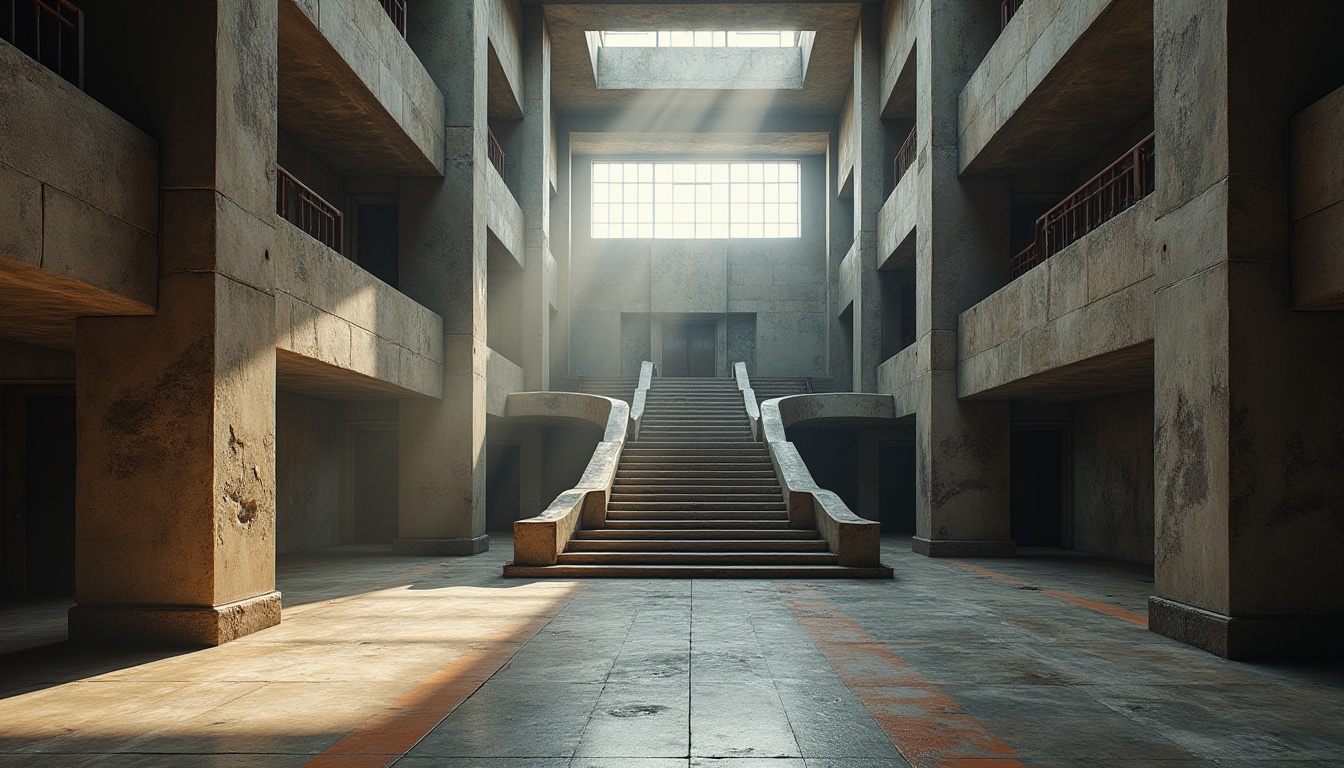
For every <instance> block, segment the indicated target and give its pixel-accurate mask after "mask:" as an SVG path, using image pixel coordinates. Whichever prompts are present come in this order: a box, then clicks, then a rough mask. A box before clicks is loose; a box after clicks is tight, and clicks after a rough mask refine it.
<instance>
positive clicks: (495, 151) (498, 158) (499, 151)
mask: <svg viewBox="0 0 1344 768" xmlns="http://www.w3.org/2000/svg"><path fill="white" fill-rule="evenodd" d="M489 134H490V136H489V138H490V143H489V146H488V147H487V148H486V153H487V154H488V155H489V156H490V164H491V165H493V166H495V170H496V171H499V178H501V179H504V180H505V181H508V178H507V177H506V176H505V175H504V147H502V146H500V143H499V139H496V138H495V132H494V131H489Z"/></svg>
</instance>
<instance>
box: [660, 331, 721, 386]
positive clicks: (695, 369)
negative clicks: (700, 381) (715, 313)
mask: <svg viewBox="0 0 1344 768" xmlns="http://www.w3.org/2000/svg"><path fill="white" fill-rule="evenodd" d="M714 367H715V366H714V323H705V322H698V323H695V322H688V323H668V324H666V325H664V326H663V375H664V376H696V377H702V378H709V377H713V376H714V373H715V370H714Z"/></svg>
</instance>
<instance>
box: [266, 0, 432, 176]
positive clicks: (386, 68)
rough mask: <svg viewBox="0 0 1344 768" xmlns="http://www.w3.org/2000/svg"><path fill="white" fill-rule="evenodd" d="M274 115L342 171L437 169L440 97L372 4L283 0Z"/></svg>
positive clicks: (422, 172)
mask: <svg viewBox="0 0 1344 768" xmlns="http://www.w3.org/2000/svg"><path fill="white" fill-rule="evenodd" d="M279 8H280V29H279V35H278V47H279V67H280V77H279V84H280V90H279V118H280V124H281V125H283V126H284V127H285V129H286V130H288V131H290V132H291V133H293V134H294V135H295V136H298V137H299V139H300V140H302V141H303V143H304V144H306V145H308V146H309V147H311V148H312V149H313V150H314V151H316V152H317V153H318V154H319V155H321V156H322V158H323V160H325V161H326V162H327V163H329V164H330V165H331V166H332V167H334V168H336V169H337V170H339V171H340V172H341V173H345V174H350V175H356V174H388V173H396V174H398V175H404V176H437V175H439V174H441V173H442V172H443V156H444V155H443V150H444V138H443V131H444V120H443V94H442V93H441V92H440V91H439V86H437V85H435V83H434V81H433V79H431V78H430V75H429V73H428V72H427V71H426V70H425V67H424V66H423V65H422V64H421V63H420V60H419V59H418V58H416V56H415V54H414V53H412V52H411V49H410V47H409V46H408V45H407V44H406V41H405V40H403V39H402V37H401V33H400V32H398V31H397V28H396V26H395V25H393V23H392V21H391V19H389V18H388V16H387V13H386V12H385V11H384V10H383V9H382V7H381V6H379V5H378V4H377V3H369V2H363V1H362V0H281V2H280V3H279Z"/></svg>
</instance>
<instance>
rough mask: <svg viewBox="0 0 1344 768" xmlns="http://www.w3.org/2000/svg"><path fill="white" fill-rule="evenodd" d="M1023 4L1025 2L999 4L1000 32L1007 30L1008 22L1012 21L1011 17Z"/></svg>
mask: <svg viewBox="0 0 1344 768" xmlns="http://www.w3.org/2000/svg"><path fill="white" fill-rule="evenodd" d="M1025 2H1027V0H1003V2H1002V3H1000V4H999V30H1000V31H1002V30H1003V29H1005V28H1007V26H1008V22H1010V21H1012V20H1013V15H1014V14H1016V13H1017V11H1018V9H1020V8H1021V7H1022V4H1023V3H1025Z"/></svg>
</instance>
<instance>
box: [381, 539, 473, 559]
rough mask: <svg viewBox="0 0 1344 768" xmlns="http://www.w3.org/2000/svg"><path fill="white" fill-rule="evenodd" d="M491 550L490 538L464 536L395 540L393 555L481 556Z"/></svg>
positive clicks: (393, 542)
mask: <svg viewBox="0 0 1344 768" xmlns="http://www.w3.org/2000/svg"><path fill="white" fill-rule="evenodd" d="M489 550H490V537H489V536H487V535H485V534H481V535H480V536H462V537H459V538H455V539H393V540H392V554H394V555H404V556H407V557H444V556H453V555H479V554H481V553H482V552H487V551H489Z"/></svg>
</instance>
